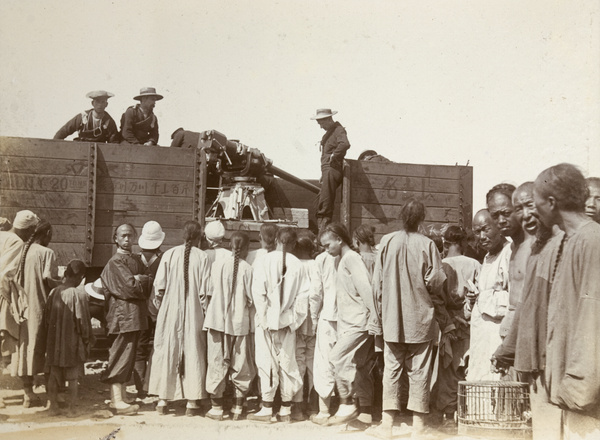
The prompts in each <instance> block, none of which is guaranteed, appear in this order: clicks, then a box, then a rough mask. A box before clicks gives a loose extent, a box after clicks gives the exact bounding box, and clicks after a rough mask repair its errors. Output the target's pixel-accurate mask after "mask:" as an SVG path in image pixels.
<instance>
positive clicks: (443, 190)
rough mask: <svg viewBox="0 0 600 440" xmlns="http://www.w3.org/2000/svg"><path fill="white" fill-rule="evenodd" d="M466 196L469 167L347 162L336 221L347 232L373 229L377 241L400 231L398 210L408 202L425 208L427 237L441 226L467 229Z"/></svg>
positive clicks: (470, 179) (468, 198) (468, 204)
mask: <svg viewBox="0 0 600 440" xmlns="http://www.w3.org/2000/svg"><path fill="white" fill-rule="evenodd" d="M472 192H473V168H472V167H468V166H445V165H420V164H403V163H391V162H390V163H387V162H376V161H358V160H347V161H346V162H345V165H344V180H343V191H342V206H341V220H342V222H343V223H344V224H345V225H346V227H347V228H348V229H349V230H350V231H353V230H354V229H356V228H357V227H358V226H360V225H361V224H370V225H373V226H374V227H375V231H376V233H375V238H376V241H379V240H380V239H381V237H382V236H383V235H385V234H387V233H389V232H393V231H396V230H398V229H400V228H401V227H402V222H401V221H400V220H399V218H400V211H401V209H402V206H403V205H404V204H405V203H406V202H407V201H408V200H410V199H413V198H414V199H417V200H420V201H421V202H423V204H424V205H425V206H426V208H427V216H426V218H425V223H424V226H425V228H426V231H427V232H428V233H433V234H435V233H439V231H440V229H441V228H442V227H443V226H444V225H447V224H454V225H460V226H462V227H464V228H466V229H470V227H471V218H472V211H473V209H472V198H473V195H472Z"/></svg>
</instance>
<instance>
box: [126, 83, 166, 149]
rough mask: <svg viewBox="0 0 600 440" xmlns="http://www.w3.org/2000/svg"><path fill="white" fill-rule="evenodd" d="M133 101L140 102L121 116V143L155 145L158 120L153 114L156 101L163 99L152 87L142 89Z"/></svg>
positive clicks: (156, 142)
mask: <svg viewBox="0 0 600 440" xmlns="http://www.w3.org/2000/svg"><path fill="white" fill-rule="evenodd" d="M133 99H135V100H137V101H140V103H139V104H136V105H132V106H131V107H128V108H127V110H125V113H123V116H121V137H122V138H123V140H122V141H121V142H123V143H128V144H138V145H139V144H143V145H157V144H158V118H157V117H156V115H155V114H154V113H153V109H154V106H155V104H156V101H160V100H161V99H163V96H162V95H159V94H158V93H156V89H155V88H154V87H144V88H142V89H141V90H140V94H139V95H137V96H134V97H133Z"/></svg>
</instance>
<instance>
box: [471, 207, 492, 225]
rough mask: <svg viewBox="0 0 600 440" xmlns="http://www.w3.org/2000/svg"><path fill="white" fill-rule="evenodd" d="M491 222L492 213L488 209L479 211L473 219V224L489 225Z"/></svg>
mask: <svg viewBox="0 0 600 440" xmlns="http://www.w3.org/2000/svg"><path fill="white" fill-rule="evenodd" d="M491 221H492V217H491V216H490V211H488V210H487V209H480V210H479V211H477V214H475V217H473V223H478V224H482V223H489V222H491Z"/></svg>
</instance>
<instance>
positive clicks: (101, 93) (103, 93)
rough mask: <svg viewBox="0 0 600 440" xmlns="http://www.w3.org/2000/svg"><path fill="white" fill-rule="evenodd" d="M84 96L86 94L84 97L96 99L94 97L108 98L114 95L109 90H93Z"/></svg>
mask: <svg viewBox="0 0 600 440" xmlns="http://www.w3.org/2000/svg"><path fill="white" fill-rule="evenodd" d="M85 96H86V98H90V99H96V98H106V99H108V98H112V97H113V96H115V95H114V94H112V93H110V92H107V91H106V90H94V91H93V92H90V93H88V94H87V95H85Z"/></svg>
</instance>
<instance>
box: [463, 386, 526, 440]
mask: <svg viewBox="0 0 600 440" xmlns="http://www.w3.org/2000/svg"><path fill="white" fill-rule="evenodd" d="M458 433H459V435H477V436H482V437H485V438H489V437H494V438H530V437H531V404H530V402H529V385H528V384H526V383H520V382H503V381H498V382H492V381H490V382H465V381H462V382H459V383H458Z"/></svg>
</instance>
